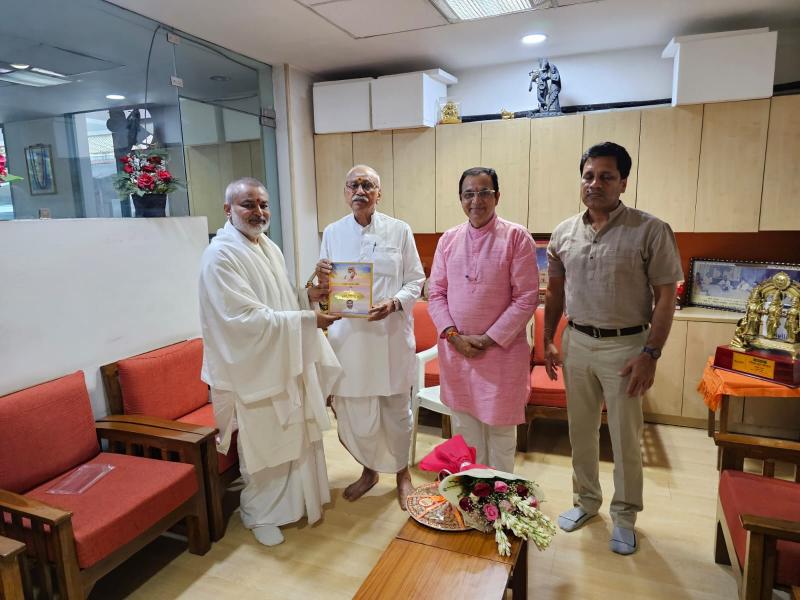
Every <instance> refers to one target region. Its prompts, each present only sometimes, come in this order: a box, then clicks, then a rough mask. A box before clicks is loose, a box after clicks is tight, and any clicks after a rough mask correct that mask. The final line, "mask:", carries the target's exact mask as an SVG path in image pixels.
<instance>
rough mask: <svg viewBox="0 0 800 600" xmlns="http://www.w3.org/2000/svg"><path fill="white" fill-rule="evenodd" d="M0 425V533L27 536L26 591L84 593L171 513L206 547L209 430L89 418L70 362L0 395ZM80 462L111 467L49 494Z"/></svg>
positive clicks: (197, 547) (172, 520) (194, 547)
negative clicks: (43, 379)
mask: <svg viewBox="0 0 800 600" xmlns="http://www.w3.org/2000/svg"><path fill="white" fill-rule="evenodd" d="M0 431H2V432H3V435H2V436H0V534H2V535H4V536H6V537H9V538H12V539H15V540H17V541H20V542H24V543H25V544H26V545H27V551H26V554H27V555H26V561H25V562H26V564H27V566H28V568H27V569H26V570H25V572H24V573H23V584H24V586H25V587H26V590H25V595H26V596H27V597H34V595H36V596H37V597H42V596H44V597H48V598H56V597H57V598H66V599H68V600H73V599H81V598H85V597H86V596H87V595H88V594H89V592H90V591H91V589H92V587H93V586H94V584H95V583H96V582H97V580H98V579H99V578H100V577H102V576H103V575H105V574H106V573H108V572H109V571H111V570H112V569H114V568H115V567H117V566H118V565H120V564H121V563H122V562H124V561H125V560H127V559H128V558H129V557H130V556H131V555H132V554H134V553H135V552H137V551H138V550H140V549H141V548H143V547H144V546H145V545H147V544H148V543H150V542H151V541H152V540H154V539H155V538H156V537H158V536H159V535H161V534H162V533H163V532H164V531H166V530H167V529H169V528H170V527H172V526H173V525H175V524H176V523H178V522H179V521H185V523H186V529H187V532H188V538H189V551H190V552H192V553H193V554H205V553H206V552H207V551H208V549H209V547H210V541H209V535H208V516H207V514H206V499H205V489H204V487H203V478H202V447H203V444H204V443H206V440H207V439H208V438H211V437H213V434H214V432H213V430H211V429H207V430H206V431H205V434H204V436H201V432H200V431H196V432H195V433H194V434H192V435H187V434H184V433H182V432H180V431H170V430H164V429H156V428H153V427H147V426H143V425H131V424H127V423H97V424H95V423H94V421H93V417H92V411H91V405H90V403H89V394H88V392H87V390H86V384H85V382H84V376H83V373H82V372H80V371H78V372H76V373H73V374H72V375H67V376H65V377H61V378H60V379H56V380H54V381H50V382H48V383H43V384H41V385H37V386H34V387H32V388H28V389H26V390H22V391H19V392H15V393H13V394H9V395H7V396H3V397H0ZM98 439H99V440H100V442H105V443H106V444H107V451H105V452H103V451H101V446H100V444H99V443H98ZM87 464H97V465H111V466H112V467H113V469H112V470H111V471H110V472H108V473H107V474H106V475H105V476H104V477H102V478H101V479H99V480H97V481H96V482H95V483H94V484H93V485H91V487H89V488H88V489H86V490H85V491H83V492H82V493H79V494H52V493H50V490H51V489H52V488H53V487H54V486H56V485H57V484H59V483H60V482H61V481H62V480H63V479H64V478H65V477H67V476H69V475H71V474H72V473H73V472H74V471H75V469H76V468H77V467H80V466H83V465H87Z"/></svg>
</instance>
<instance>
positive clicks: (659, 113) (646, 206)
mask: <svg viewBox="0 0 800 600" xmlns="http://www.w3.org/2000/svg"><path fill="white" fill-rule="evenodd" d="M702 129H703V105H702V104H698V105H694V106H678V107H675V108H654V109H650V110H643V111H642V130H641V141H640V145H639V173H638V178H639V182H638V185H637V192H636V208H640V209H641V210H644V211H646V212H649V213H651V214H653V215H655V216H657V217H658V218H659V219H662V220H664V221H666V222H667V223H669V224H670V225H671V226H672V229H673V231H694V209H695V202H696V200H697V171H698V168H699V165H700V135H701V133H702ZM628 185H629V187H630V183H629V184H628Z"/></svg>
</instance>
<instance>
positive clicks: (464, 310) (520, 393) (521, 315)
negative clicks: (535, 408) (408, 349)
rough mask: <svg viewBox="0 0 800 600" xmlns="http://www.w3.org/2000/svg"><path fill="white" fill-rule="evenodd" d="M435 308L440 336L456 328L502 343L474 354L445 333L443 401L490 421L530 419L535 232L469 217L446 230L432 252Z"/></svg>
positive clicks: (507, 422) (431, 284)
mask: <svg viewBox="0 0 800 600" xmlns="http://www.w3.org/2000/svg"><path fill="white" fill-rule="evenodd" d="M428 292H429V293H428V295H429V300H428V311H429V312H430V315H431V318H432V319H433V322H434V324H435V325H436V330H437V331H438V332H439V333H440V334H441V333H442V332H443V331H444V330H445V329H447V328H448V327H451V326H455V327H456V328H457V329H458V331H459V332H461V333H463V334H466V335H483V334H484V333H485V334H488V335H489V337H490V338H492V339H493V340H494V341H495V342H497V345H494V346H491V347H490V348H488V349H486V350H484V351H483V352H482V353H481V354H479V355H478V356H476V357H475V358H466V357H465V356H463V355H462V354H459V353H458V352H457V351H456V349H455V346H453V344H451V343H450V342H448V341H447V340H445V339H443V338H441V337H440V339H439V372H440V376H439V378H440V382H441V399H442V402H443V403H444V404H445V405H446V406H449V407H450V408H451V409H453V410H457V411H459V412H465V413H468V414H470V415H472V416H473V417H475V418H476V419H478V420H480V421H482V422H483V423H486V424H488V425H517V424H519V423H523V422H524V421H525V404H526V403H527V401H528V392H529V390H530V346H529V345H528V339H527V335H526V332H525V326H526V325H527V323H528V321H529V320H530V319H531V317H532V316H533V312H534V310H536V305H537V303H538V295H539V273H538V269H537V267H536V249H535V246H534V243H533V239H532V238H531V235H530V234H529V233H528V232H527V231H526V230H525V229H524V228H523V227H521V226H520V225H517V224H515V223H511V222H509V221H506V220H504V219H501V218H499V217H495V218H494V219H493V220H492V221H490V222H489V223H488V224H486V225H485V226H484V227H481V228H480V229H475V228H474V227H472V226H471V225H470V224H469V223H464V224H463V225H459V226H457V227H454V228H453V229H450V230H449V231H447V232H445V233H444V235H442V237H441V239H440V240H439V244H438V246H437V247H436V255H435V256H434V258H433V268H432V270H431V277H430V282H429V287H428Z"/></svg>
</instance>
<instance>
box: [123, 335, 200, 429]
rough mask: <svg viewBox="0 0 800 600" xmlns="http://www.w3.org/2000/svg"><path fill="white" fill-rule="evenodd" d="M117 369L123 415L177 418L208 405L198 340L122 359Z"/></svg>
mask: <svg viewBox="0 0 800 600" xmlns="http://www.w3.org/2000/svg"><path fill="white" fill-rule="evenodd" d="M118 366H119V385H120V388H121V389H122V402H123V404H124V405H125V413H126V414H136V415H148V416H150V417H161V418H162V419H177V418H178V417H182V416H183V415H185V414H187V413H190V412H192V411H193V410H195V409H198V408H200V407H202V406H203V405H204V404H207V403H208V386H207V385H206V384H205V383H203V381H202V380H201V379H200V370H201V368H202V366H203V340H201V339H199V338H198V339H194V340H188V341H186V342H180V343H178V344H173V345H171V346H167V347H166V348H160V349H158V350H153V351H152V352H147V353H145V354H140V355H138V356H133V357H131V358H126V359H124V360H121V361H119V363H118Z"/></svg>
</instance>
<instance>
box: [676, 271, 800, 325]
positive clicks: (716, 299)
mask: <svg viewBox="0 0 800 600" xmlns="http://www.w3.org/2000/svg"><path fill="white" fill-rule="evenodd" d="M781 271H783V272H784V273H786V274H787V275H788V276H789V277H791V278H792V279H794V280H795V281H797V280H800V265H793V264H788V263H767V262H750V261H733V260H723V259H713V258H692V260H691V263H690V265H689V279H688V290H689V306H703V307H705V308H718V309H722V310H732V311H736V312H740V313H744V312H745V311H746V309H747V298H748V296H749V295H750V290H752V289H753V288H754V287H755V286H756V285H758V284H759V283H761V282H762V281H764V280H765V279H769V278H770V277H772V276H773V275H775V274H776V273H780V272H781Z"/></svg>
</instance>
